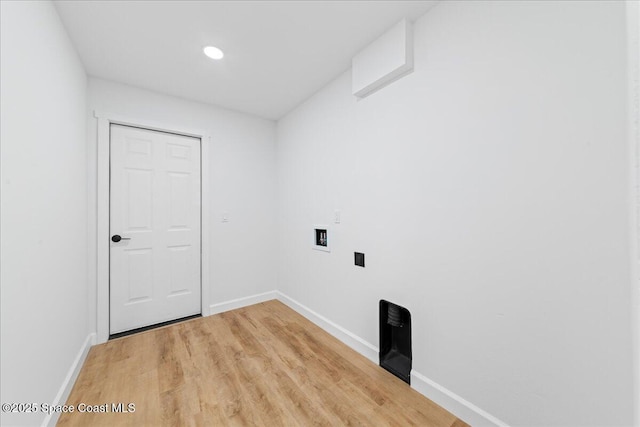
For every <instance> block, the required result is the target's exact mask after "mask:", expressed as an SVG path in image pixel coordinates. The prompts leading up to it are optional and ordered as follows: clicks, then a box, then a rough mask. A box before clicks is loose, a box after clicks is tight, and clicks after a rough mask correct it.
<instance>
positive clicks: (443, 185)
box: [277, 1, 633, 426]
mask: <svg viewBox="0 0 640 427" xmlns="http://www.w3.org/2000/svg"><path fill="white" fill-rule="evenodd" d="M624 9H625V5H624V3H623V2H472V1H468V2H441V3H439V4H438V5H437V6H435V7H434V8H433V9H432V10H431V11H430V12H428V13H427V14H426V15H425V16H424V17H422V18H421V19H420V20H418V21H417V22H416V23H415V24H414V35H415V39H414V43H415V51H414V54H415V57H414V59H415V69H414V72H413V73H412V74H410V75H408V76H406V77H405V78H403V79H401V80H399V81H397V82H395V83H394V84H393V85H390V86H388V87H386V88H384V89H383V90H380V91H379V92H376V93H375V94H373V95H371V96H369V97H368V98H366V99H363V100H360V101H356V99H355V98H354V97H353V96H352V95H351V81H350V73H349V72H347V73H345V74H343V75H342V76H341V77H339V78H338V79H336V80H335V81H334V82H333V83H331V84H330V85H328V86H327V87H325V88H324V89H322V90H321V91H320V92H319V93H318V94H316V95H315V96H314V97H313V98H311V99H310V100H309V101H307V102H306V103H304V104H303V105H301V106H300V107H298V108H297V109H296V110H294V111H293V112H291V113H290V114H288V115H287V116H286V117H285V118H283V119H282V120H280V121H279V123H278V135H277V152H278V171H279V178H278V189H279V204H280V207H279V223H280V227H279V230H280V232H281V241H280V250H281V262H280V269H279V288H278V289H279V290H280V291H281V292H283V293H285V294H286V295H289V296H290V297H291V298H294V299H296V300H297V301H299V302H300V303H301V304H304V305H306V306H307V307H309V308H310V309H311V310H313V311H315V312H317V313H319V314H320V315H322V316H325V317H326V318H328V319H330V320H331V321H333V322H335V323H336V324H338V325H340V326H342V327H344V328H346V329H347V330H349V331H351V332H354V333H355V334H357V335H358V336H360V337H361V338H363V339H365V340H366V341H368V342H370V343H373V344H376V345H377V343H378V335H377V334H378V323H377V319H378V317H377V316H378V313H377V308H378V300H379V299H381V298H385V299H389V300H391V301H394V302H396V303H398V304H401V305H404V306H406V307H407V308H409V310H411V312H412V316H413V322H414V323H413V328H414V329H413V345H414V348H413V351H414V353H413V357H414V365H413V366H414V369H415V370H416V371H417V372H419V373H420V374H422V375H424V376H426V377H427V378H428V379H430V380H432V381H435V382H436V383H438V384H440V385H442V386H444V387H445V388H447V389H448V390H450V391H452V392H454V393H455V394H457V395H458V396H460V397H462V398H463V399H466V400H467V401H469V402H471V403H472V404H474V405H476V406H477V407H479V408H481V409H482V410H484V411H486V412H488V413H489V414H491V415H493V416H495V417H497V418H499V419H501V420H502V421H504V422H506V423H508V424H511V425H558V426H559V425H580V426H587V425H601V426H603V425H607V426H613V425H618V426H622V425H631V423H632V417H633V415H632V412H633V409H632V407H633V393H632V360H631V357H632V356H631V355H632V349H631V347H632V344H631V339H630V337H631V315H630V304H629V301H630V298H631V278H630V268H629V259H630V258H629V245H628V235H629V231H630V230H629V219H628V215H629V208H628V194H629V193H630V189H629V183H628V179H627V176H628V175H627V173H628V168H629V161H628V153H629V152H628V148H627V147H628V144H627V138H626V129H628V126H627V120H628V117H629V116H628V114H627V110H626V108H627V107H626V105H627V98H626V95H627V89H628V88H627V79H626V60H625V55H626V47H625V46H626V43H625V37H626V34H625V13H624ZM334 209H340V210H341V213H342V215H341V223H340V224H334V225H333V226H332V231H333V236H332V251H331V253H325V252H319V251H314V250H311V248H309V244H308V236H309V233H310V230H311V227H312V226H313V224H315V223H331V220H332V215H333V211H334ZM354 251H359V252H364V253H365V254H366V268H364V269H363V268H359V267H355V266H354V265H353V252H354Z"/></svg>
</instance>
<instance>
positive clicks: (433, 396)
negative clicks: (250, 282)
mask: <svg viewBox="0 0 640 427" xmlns="http://www.w3.org/2000/svg"><path fill="white" fill-rule="evenodd" d="M276 294H277V296H278V299H279V300H280V301H281V302H282V303H284V304H286V305H287V306H289V307H290V308H291V309H293V310H295V311H296V312H298V313H299V314H301V315H302V316H304V317H306V318H307V319H309V320H310V321H311V322H313V323H315V324H316V325H318V326H320V327H321V328H322V329H324V330H325V331H327V332H328V333H330V334H331V335H333V336H334V337H336V338H338V339H339V340H340V341H342V342H343V343H345V344H346V345H348V346H349V347H351V348H352V349H354V350H355V351H357V352H358V353H360V354H361V355H363V356H364V357H366V358H367V359H369V360H371V361H372V362H373V363H375V364H376V365H377V364H378V363H379V356H378V351H379V350H378V347H376V346H374V345H373V344H371V343H369V342H367V341H365V340H364V339H362V338H360V337H359V336H357V335H356V334H354V333H352V332H350V331H348V330H347V329H345V328H343V327H342V326H339V325H337V324H335V323H333V322H332V321H331V320H329V319H327V318H326V317H324V316H322V315H320V314H318V313H316V312H315V311H313V310H311V309H310V308H309V307H306V306H304V305H302V304H301V303H299V302H298V301H296V300H294V299H293V298H290V297H289V296H287V295H285V294H283V293H282V292H280V291H276ZM411 387H412V388H413V389H415V390H416V391H417V392H419V393H420V394H422V395H424V396H426V397H427V398H428V399H430V400H432V401H434V402H436V403H437V404H438V405H440V406H442V407H443V408H445V409H446V410H447V411H449V412H451V413H452V414H455V415H456V416H457V417H458V418H460V419H462V420H464V421H465V422H467V423H469V424H471V425H473V426H499V427H507V424H506V423H505V422H503V421H501V420H499V419H498V418H496V417H494V416H492V415H491V414H489V413H487V412H486V411H483V410H482V409H480V408H478V407H477V406H475V405H474V404H472V403H471V402H468V401H467V400H465V399H463V398H462V397H460V396H458V395H457V394H455V393H453V392H452V391H450V390H448V389H446V388H444V387H443V386H441V385H440V384H438V383H436V382H435V381H432V380H430V379H429V378H427V377H425V376H424V375H422V374H420V373H419V372H416V371H415V370H414V371H412V372H411Z"/></svg>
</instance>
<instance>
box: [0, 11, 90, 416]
mask: <svg viewBox="0 0 640 427" xmlns="http://www.w3.org/2000/svg"><path fill="white" fill-rule="evenodd" d="M0 15H1V24H0V30H1V36H0V42H1V47H0V55H1V59H0V65H1V71H0V78H1V81H0V86H1V91H2V97H1V119H0V121H1V122H2V126H1V145H0V150H1V155H0V157H1V166H2V183H1V189H2V195H1V196H2V206H1V217H2V220H1V228H2V229H1V235H2V237H1V241H2V243H1V250H2V269H1V270H2V273H1V281H2V286H1V297H0V300H1V301H2V302H1V304H2V306H1V307H2V308H1V310H0V313H1V318H2V333H1V336H0V339H1V345H0V347H1V356H0V361H1V362H0V363H1V365H2V372H1V377H2V402H3V403H5V402H16V403H18V402H23V403H26V402H31V403H38V404H41V403H47V404H52V403H54V399H55V397H56V395H57V394H58V392H59V391H60V387H61V385H62V384H63V382H64V380H65V376H66V375H67V373H68V372H69V369H70V368H71V367H72V364H73V363H74V360H75V359H76V356H77V354H78V352H79V351H80V350H81V349H82V348H83V343H85V340H86V339H87V337H88V335H89V333H90V329H89V325H88V310H87V255H86V253H87V162H86V148H85V147H86V138H85V135H86V132H85V129H86V85H87V79H86V75H85V72H84V69H83V68H82V65H81V63H80V61H79V59H78V57H77V55H76V52H75V50H74V48H73V46H72V45H71V43H70V41H69V40H68V37H67V34H66V32H65V30H64V28H63V27H62V24H61V23H60V20H59V18H58V15H57V13H56V11H55V9H54V7H53V5H52V4H51V2H5V1H3V2H0ZM1 417H2V418H1V423H2V425H12V426H14V425H38V424H40V423H42V422H43V420H44V419H45V414H43V413H41V412H38V413H31V414H14V413H4V412H3V413H2V415H1Z"/></svg>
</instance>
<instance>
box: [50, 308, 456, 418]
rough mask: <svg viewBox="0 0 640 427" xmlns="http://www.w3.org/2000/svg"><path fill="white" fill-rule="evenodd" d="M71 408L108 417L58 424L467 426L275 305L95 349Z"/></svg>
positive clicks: (67, 415) (84, 414)
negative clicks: (90, 408)
mask: <svg viewBox="0 0 640 427" xmlns="http://www.w3.org/2000/svg"><path fill="white" fill-rule="evenodd" d="M120 403H122V404H123V405H124V407H126V406H127V405H128V404H129V403H133V404H134V405H135V412H126V413H118V412H114V410H113V409H114V408H117V406H115V407H113V406H112V404H115V405H117V404H120ZM67 404H68V405H74V407H76V408H78V407H79V406H78V405H81V404H85V405H105V404H106V405H107V406H108V408H109V411H108V412H105V413H95V412H78V411H76V412H73V413H64V414H62V415H61V416H60V419H59V421H58V426H61V427H66V426H86V425H92V426H144V425H148V426H269V427H271V426H310V425H322V426H336V425H353V426H358V425H361V426H371V425H376V426H385V425H388V426H407V425H416V426H433V427H440V426H442V427H465V426H467V424H466V423H464V421H462V420H460V419H458V418H456V417H455V416H454V415H452V414H451V413H449V412H447V411H446V410H444V409H443V408H441V407H439V406H438V405H436V404H435V403H433V402H431V401H430V400H428V399H426V398H425V397H424V396H422V395H420V394H419V393H418V392H416V391H415V390H413V389H412V388H411V387H409V386H408V385H407V384H406V383H404V382H402V381H401V380H399V379H398V378H396V377H395V376H393V375H391V374H390V373H389V372H387V371H385V370H384V369H381V368H380V367H379V366H377V365H375V364H374V363H372V362H371V361H369V360H367V359H366V358H365V357H363V356H362V355H360V354H358V353H357V352H355V351H354V350H352V349H350V348H349V347H347V346H345V345H344V344H343V343H341V342H340V341H338V340H337V339H336V338H334V337H332V336H331V335H329V334H328V333H326V332H325V331H324V330H322V329H321V328H319V327H318V326H316V325H314V324H313V323H311V322H309V321H308V320H307V319H305V318H304V317H302V316H300V315H299V314H298V313H296V312H295V311H293V310H291V309H290V308H288V307H287V306H285V305H284V304H282V303H280V302H279V301H276V300H274V301H268V302H265V303H261V304H256V305H253V306H250V307H244V308H241V309H238V310H233V311H229V312H225V313H221V314H218V315H214V316H209V317H206V318H199V319H193V320H189V321H186V322H183V323H179V324H174V325H170V326H166V327H162V328H158V329H154V330H149V331H146V332H142V333H139V334H135V335H131V336H127V337H123V338H119V339H116V340H112V341H109V342H107V343H105V344H101V345H98V346H95V347H93V348H92V349H91V351H90V352H89V355H88V356H87V359H86V362H85V364H84V366H83V367H82V370H81V372H80V375H79V376H78V380H77V381H76V384H75V385H74V388H73V390H72V392H71V395H70V396H69V399H68V401H67Z"/></svg>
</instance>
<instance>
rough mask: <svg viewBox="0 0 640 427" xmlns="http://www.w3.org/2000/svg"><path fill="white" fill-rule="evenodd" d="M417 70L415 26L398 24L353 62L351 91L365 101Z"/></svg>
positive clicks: (405, 23)
mask: <svg viewBox="0 0 640 427" xmlns="http://www.w3.org/2000/svg"><path fill="white" fill-rule="evenodd" d="M411 71H413V26H412V25H411V23H410V22H408V21H407V20H406V19H403V20H402V21H400V22H398V23H397V24H395V25H394V26H393V27H391V28H390V29H389V30H387V32H386V33H384V34H383V35H381V36H380V37H379V38H378V39H376V40H375V41H374V42H373V43H371V44H370V45H369V46H367V47H365V48H364V49H363V50H361V51H360V53H358V54H357V55H356V56H354V57H353V59H352V61H351V77H352V79H351V82H352V83H351V84H352V87H351V92H352V93H353V94H354V95H355V96H357V97H358V98H364V97H365V96H367V95H370V94H371V93H373V92H375V91H376V90H378V89H381V88H382V87H384V86H386V85H388V84H389V83H391V82H393V81H395V80H397V79H399V78H400V77H402V76H404V75H406V74H408V73H410V72H411Z"/></svg>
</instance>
